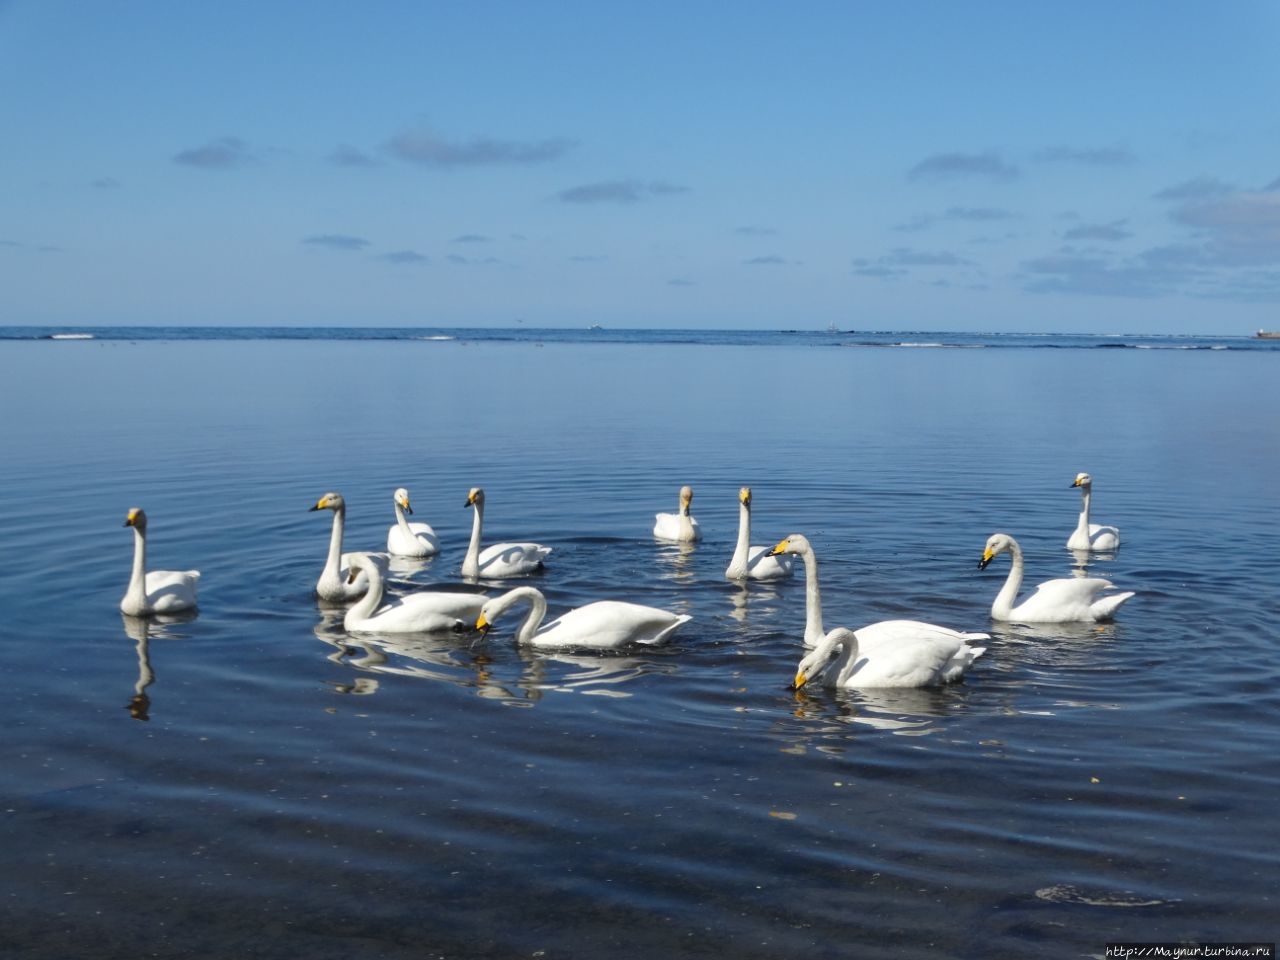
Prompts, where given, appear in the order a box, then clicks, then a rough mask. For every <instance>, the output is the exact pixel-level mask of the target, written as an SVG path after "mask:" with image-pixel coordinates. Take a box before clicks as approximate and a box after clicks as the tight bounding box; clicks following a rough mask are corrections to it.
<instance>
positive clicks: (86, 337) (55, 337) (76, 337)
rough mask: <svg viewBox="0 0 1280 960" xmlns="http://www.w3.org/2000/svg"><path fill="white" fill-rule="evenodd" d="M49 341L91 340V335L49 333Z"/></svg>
mask: <svg viewBox="0 0 1280 960" xmlns="http://www.w3.org/2000/svg"><path fill="white" fill-rule="evenodd" d="M49 339H50V340H92V339H93V334H92V333H51V334H49Z"/></svg>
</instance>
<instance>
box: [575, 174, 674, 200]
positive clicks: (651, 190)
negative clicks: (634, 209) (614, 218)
mask: <svg viewBox="0 0 1280 960" xmlns="http://www.w3.org/2000/svg"><path fill="white" fill-rule="evenodd" d="M688 192H689V188H688V187H681V186H677V185H676V184H673V183H667V182H665V181H662V180H651V181H649V182H647V183H646V182H644V181H642V180H605V181H601V182H600V183H586V184H583V185H582V186H578V187H570V188H569V189H567V190H561V191H560V192H559V193H558V194H556V197H557V198H558V199H559V200H560V201H561V202H562V203H585V204H590V203H618V204H631V203H639V202H640V201H641V200H647V199H649V198H650V197H664V196H670V195H672V194H677V193H688Z"/></svg>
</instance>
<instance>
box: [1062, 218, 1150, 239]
mask: <svg viewBox="0 0 1280 960" xmlns="http://www.w3.org/2000/svg"><path fill="white" fill-rule="evenodd" d="M1125 222H1126V221H1124V220H1114V221H1112V222H1111V223H1082V224H1080V226H1078V227H1072V228H1071V229H1070V230H1067V231H1066V232H1065V233H1063V235H1062V236H1063V239H1065V240H1110V241H1119V240H1128V239H1129V238H1130V237H1132V236H1133V231H1131V230H1128V229H1126V228H1125Z"/></svg>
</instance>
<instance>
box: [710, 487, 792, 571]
mask: <svg viewBox="0 0 1280 960" xmlns="http://www.w3.org/2000/svg"><path fill="white" fill-rule="evenodd" d="M791 567H792V560H791V557H790V556H788V555H786V554H780V555H777V556H775V555H774V554H773V552H772V551H771V550H770V549H769V548H768V547H756V546H752V545H751V488H750V487H743V488H742V489H741V490H739V491H738V545H737V547H736V548H735V549H734V551H733V559H732V560H730V561H729V569H727V570H725V572H724V576H725V579H726V580H780V579H782V578H783V577H789V576H791Z"/></svg>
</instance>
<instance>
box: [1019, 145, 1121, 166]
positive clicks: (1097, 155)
mask: <svg viewBox="0 0 1280 960" xmlns="http://www.w3.org/2000/svg"><path fill="white" fill-rule="evenodd" d="M1032 159H1034V160H1036V161H1037V162H1039V163H1080V164H1085V165H1086V166H1094V167H1120V166H1125V165H1126V164H1130V163H1133V162H1134V160H1135V157H1134V155H1133V154H1132V153H1130V152H1129V151H1128V150H1125V149H1123V148H1121V147H1101V148H1093V149H1089V148H1086V149H1080V148H1078V147H1062V146H1059V147H1046V148H1045V149H1043V150H1040V151H1037V153H1036V154H1035V156H1034V157H1033V158H1032Z"/></svg>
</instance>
